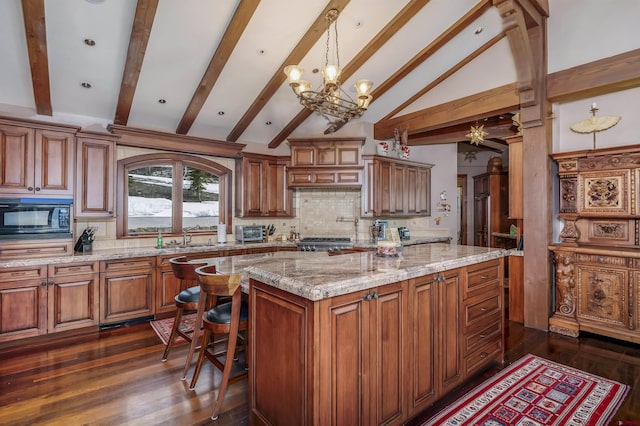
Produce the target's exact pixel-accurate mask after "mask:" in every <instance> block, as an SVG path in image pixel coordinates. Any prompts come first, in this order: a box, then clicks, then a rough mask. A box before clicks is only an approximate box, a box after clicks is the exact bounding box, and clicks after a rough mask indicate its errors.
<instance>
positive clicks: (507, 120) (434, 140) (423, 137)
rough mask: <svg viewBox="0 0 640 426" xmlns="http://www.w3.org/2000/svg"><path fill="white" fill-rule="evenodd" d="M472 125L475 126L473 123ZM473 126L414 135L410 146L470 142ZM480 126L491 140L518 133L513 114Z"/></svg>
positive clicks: (466, 124) (485, 122)
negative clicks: (470, 132)
mask: <svg viewBox="0 0 640 426" xmlns="http://www.w3.org/2000/svg"><path fill="white" fill-rule="evenodd" d="M471 124H473V122H471ZM471 124H470V123H463V124H457V125H455V126H450V127H445V128H441V129H437V130H431V131H426V132H418V133H414V134H412V135H410V136H409V143H408V145H410V146H415V145H433V144H441V143H452V142H461V141H468V140H469V139H468V138H467V134H468V133H469V127H470V126H471ZM479 124H482V125H484V130H485V131H486V132H487V133H488V134H489V135H488V136H487V137H488V138H491V139H504V138H506V137H509V136H514V135H515V134H516V133H517V131H518V130H517V129H516V128H515V127H514V126H513V122H512V121H511V114H505V115H504V117H503V118H502V119H500V118H496V117H492V118H489V119H487V121H479Z"/></svg>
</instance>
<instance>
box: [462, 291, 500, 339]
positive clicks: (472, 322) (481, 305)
mask: <svg viewBox="0 0 640 426" xmlns="http://www.w3.org/2000/svg"><path fill="white" fill-rule="evenodd" d="M501 308H502V306H501V303H500V296H499V295H494V296H491V297H488V298H486V299H482V300H480V301H478V302H476V303H471V304H468V305H464V307H463V309H464V324H463V325H464V328H465V330H468V329H470V328H472V327H474V326H477V324H480V323H483V322H484V321H487V318H489V317H492V316H494V315H496V314H497V315H501V314H502V309H501ZM478 327H480V326H478Z"/></svg>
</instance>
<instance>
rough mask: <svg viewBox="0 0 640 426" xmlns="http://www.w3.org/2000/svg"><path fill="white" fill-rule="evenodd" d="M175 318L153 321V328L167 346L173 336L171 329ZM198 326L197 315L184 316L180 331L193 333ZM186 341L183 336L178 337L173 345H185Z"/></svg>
mask: <svg viewBox="0 0 640 426" xmlns="http://www.w3.org/2000/svg"><path fill="white" fill-rule="evenodd" d="M173 320H174V318H173V317H171V318H165V319H161V320H155V321H151V322H150V324H151V328H153V331H155V332H156V334H157V335H158V337H159V338H160V340H162V343H164V344H165V345H166V344H167V343H168V342H169V336H171V328H172V327H173ZM195 324H196V314H186V315H183V316H182V320H181V321H180V330H182V331H191V330H193V327H194V326H195ZM184 342H186V340H184V339H183V338H182V336H176V338H175V339H174V341H173V344H174V345H175V344H178V343H184Z"/></svg>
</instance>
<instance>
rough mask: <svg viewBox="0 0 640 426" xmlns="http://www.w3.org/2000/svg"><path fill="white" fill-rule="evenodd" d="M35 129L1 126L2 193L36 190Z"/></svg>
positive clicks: (28, 192) (26, 192) (0, 180)
mask: <svg viewBox="0 0 640 426" xmlns="http://www.w3.org/2000/svg"><path fill="white" fill-rule="evenodd" d="M33 156H34V131H33V129H29V128H27V127H17V126H4V125H2V126H0V193H2V194H6V195H9V196H11V195H12V194H32V193H33V192H34V188H35V183H34V167H35V165H34V162H33Z"/></svg>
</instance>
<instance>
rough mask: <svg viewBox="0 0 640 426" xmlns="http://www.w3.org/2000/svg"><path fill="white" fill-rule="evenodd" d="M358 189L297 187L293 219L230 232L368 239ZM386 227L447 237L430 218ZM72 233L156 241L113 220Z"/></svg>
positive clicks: (109, 242)
mask: <svg viewBox="0 0 640 426" xmlns="http://www.w3.org/2000/svg"><path fill="white" fill-rule="evenodd" d="M360 194H361V192H360V190H356V189H345V190H335V189H328V188H322V189H321V188H314V189H307V188H305V189H297V190H296V191H294V196H293V208H294V212H295V217H293V218H246V219H243V218H237V217H234V218H233V226H232V229H229V230H228V231H229V232H231V233H233V232H234V229H233V228H234V227H235V225H254V224H255V225H265V226H266V225H269V224H273V225H274V226H275V228H276V231H275V236H276V237H278V236H281V235H282V234H286V235H287V237H288V236H289V235H290V233H291V229H292V227H295V229H296V232H297V233H299V234H300V236H301V237H303V238H304V237H350V238H351V239H352V241H355V242H360V243H362V242H368V241H370V240H371V225H372V223H373V219H371V218H363V217H362V216H361V210H360V201H361V199H360ZM387 219H388V220H389V226H390V227H394V228H395V227H398V226H406V227H407V228H409V230H410V232H411V236H412V238H414V237H435V236H437V237H440V236H444V237H448V236H450V235H449V230H448V229H447V228H442V227H436V226H434V225H435V223H433V218H432V217H414V218H407V219H404V218H403V219H394V218H387ZM75 225H76V233H75V235H80V234H81V233H82V230H83V229H84V228H86V227H87V226H95V227H97V230H96V234H95V241H94V244H93V248H94V250H100V249H113V248H137V247H150V246H154V245H155V243H156V240H155V237H153V238H135V239H130V238H128V239H120V240H118V239H116V238H115V235H116V223H115V220H110V221H84V220H78V221H77V222H76V224H75ZM209 239H212V240H213V242H216V237H215V236H213V237H211V236H203V237H197V236H194V237H193V239H192V242H193V243H206V242H208V240H209ZM233 241H235V236H234V235H227V242H233Z"/></svg>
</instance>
